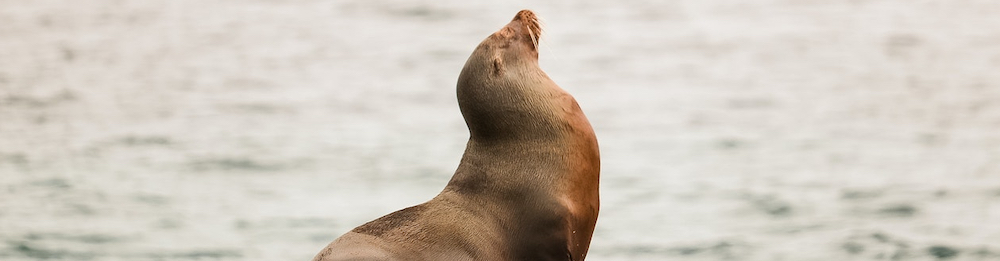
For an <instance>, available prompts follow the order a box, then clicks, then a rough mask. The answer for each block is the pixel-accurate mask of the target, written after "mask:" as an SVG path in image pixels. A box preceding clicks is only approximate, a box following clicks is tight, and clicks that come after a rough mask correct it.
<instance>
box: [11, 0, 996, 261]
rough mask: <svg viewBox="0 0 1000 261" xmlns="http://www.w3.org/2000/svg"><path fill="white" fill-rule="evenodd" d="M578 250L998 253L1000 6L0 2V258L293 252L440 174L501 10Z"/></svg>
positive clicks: (439, 180)
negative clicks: (571, 99)
mask: <svg viewBox="0 0 1000 261" xmlns="http://www.w3.org/2000/svg"><path fill="white" fill-rule="evenodd" d="M525 8H527V9H533V10H535V11H536V12H537V13H538V14H539V15H540V16H541V17H542V18H543V19H544V22H545V29H546V31H545V34H544V35H543V42H542V45H543V46H542V53H541V65H542V68H543V69H545V70H546V71H547V72H548V74H549V75H550V76H551V77H552V78H553V79H554V80H555V81H556V82H557V83H559V84H560V85H561V86H562V87H563V88H565V89H567V90H568V91H569V92H571V93H573V94H574V95H575V96H576V98H577V100H578V101H579V102H580V104H581V106H582V107H583V109H584V110H585V112H586V113H587V115H588V116H589V117H590V121H591V123H592V124H593V125H594V128H595V129H596V131H597V133H598V136H599V140H600V142H601V148H602V157H603V171H602V174H603V175H602V191H601V192H602V210H601V217H600V220H599V222H598V227H597V231H596V233H595V235H594V239H593V243H592V246H591V251H590V258H589V260H1000V222H998V221H1000V15H997V14H1000V2H996V1H973V0H968V1H906V0H852V1H815V0H763V1H733V0H726V1H699V0H673V1H629V2H627V3H625V2H616V1H597V0H585V1H504V2H494V3H485V2H479V1H458V0H445V1H401V0H390V1H360V0H355V1H349V0H337V1H318V0H286V1H279V0H239V1H237V0H215V1H193V0H155V1H154V0H149V1H124V0H80V1H56V0H33V1H13V0H0V260H5V261H21V260H309V259H310V258H312V256H313V255H315V253H316V252H318V251H319V250H320V249H321V248H322V247H323V246H324V245H326V244H327V243H328V242H329V241H331V240H333V239H334V238H336V237H337V236H339V235H340V234H342V233H344V232H346V231H348V230H350V229H351V228H353V227H355V226H357V225H359V224H361V223H363V222H366V221H368V220H371V219H374V218H376V217H378V216H381V215H383V214H386V213H389V212H391V211H394V210H397V209H400V208H403V207H406V206H410V205H414V204H418V203H421V202H423V201H425V200H427V199H430V198H431V197H433V196H434V195H435V194H436V193H438V192H439V191H440V189H441V188H443V186H444V184H445V183H446V182H447V180H448V179H449V178H450V176H451V173H452V172H453V171H454V168H455V167H456V166H457V164H458V160H459V158H460V156H461V154H462V151H463V149H464V144H465V142H466V139H467V137H468V134H467V131H466V129H465V125H464V122H463V121H462V118H461V114H460V113H459V110H458V105H457V102H456V100H455V81H456V79H457V76H458V73H459V71H460V69H461V68H462V65H463V64H464V62H465V59H466V58H467V57H468V55H469V53H470V52H471V51H472V49H474V48H475V46H476V45H477V44H478V43H479V42H480V41H481V40H482V39H483V38H485V37H486V36H487V35H489V34H490V33H492V32H493V31H495V30H497V29H499V28H500V27H501V26H503V25H504V24H506V23H507V21H509V19H511V18H512V17H513V15H514V14H515V13H516V12H517V11H518V10H520V9H525Z"/></svg>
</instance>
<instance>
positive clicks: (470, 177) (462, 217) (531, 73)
mask: <svg viewBox="0 0 1000 261" xmlns="http://www.w3.org/2000/svg"><path fill="white" fill-rule="evenodd" d="M540 36H541V27H540V26H539V23H538V18H537V17H536V16H535V14H534V13H532V12H531V11H528V10H523V11H521V12H519V13H518V14H517V15H516V16H515V17H514V19H513V20H512V21H511V22H510V23H509V24H507V26H505V27H503V28H502V29H500V30H499V31H497V32H495V33H493V34H492V35H490V36H489V37H487V38H486V40H484V41H483V42H482V43H481V44H480V45H479V46H478V47H477V48H476V50H475V51H473V54H472V55H471V56H470V57H469V60H468V61H467V62H466V65H465V67H464V68H463V69H462V73H461V75H460V76H459V80H458V88H457V93H458V100H459V107H460V109H461V111H462V115H463V116H464V118H465V120H466V124H467V125H468V127H469V132H470V138H469V142H468V145H467V147H466V150H465V154H464V155H463V157H462V160H461V162H460V163H459V166H458V169H457V170H456V171H455V174H454V175H453V176H452V179H451V180H450V181H449V182H448V185H447V186H446V187H445V188H444V190H443V191H442V192H441V193H440V194H439V195H438V196H436V197H435V198H433V199H431V200H430V201H428V202H426V203H424V204H420V205H417V206H413V207H410V208H406V209H403V210H399V211H396V212H393V213H391V214H388V215H386V216H383V217H381V218H378V219H376V220H373V221H371V222H368V223H366V224H364V225H361V226H359V227H357V228H355V229H354V230H352V231H351V232H348V233H347V234H345V235H343V236H341V237H340V238H338V239H337V240H335V241H334V242H333V243H331V244H330V245H329V246H328V247H327V248H326V249H324V250H323V251H322V252H320V253H319V254H318V255H317V256H316V258H315V259H314V260H316V261H327V260H583V259H584V257H585V256H586V252H587V249H588V247H589V244H590V238H591V235H592V234H593V230H594V225H595V224H596V221H597V213H598V209H599V199H598V179H599V173H600V156H599V152H598V148H597V140H596V137H595V136H594V133H593V129H592V128H591V127H590V123H589V122H588V121H587V119H586V117H585V116H584V115H583V112H582V111H581V110H580V107H579V106H578V105H577V103H576V101H575V100H574V99H573V97H572V96H571V95H569V94H568V93H566V92H565V91H564V90H562V89H561V88H559V86H558V85H556V84H555V83H554V82H552V80H551V79H549V78H548V76H547V75H546V74H545V73H544V72H543V71H542V70H541V69H540V68H539V67H538V40H539V38H540Z"/></svg>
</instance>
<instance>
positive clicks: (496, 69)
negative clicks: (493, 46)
mask: <svg viewBox="0 0 1000 261" xmlns="http://www.w3.org/2000/svg"><path fill="white" fill-rule="evenodd" d="M503 71H504V70H503V57H501V56H500V54H495V55H493V76H501V75H503Z"/></svg>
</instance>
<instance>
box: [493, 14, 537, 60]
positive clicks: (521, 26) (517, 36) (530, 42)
mask: <svg viewBox="0 0 1000 261" xmlns="http://www.w3.org/2000/svg"><path fill="white" fill-rule="evenodd" d="M493 36H494V37H498V38H500V39H504V40H507V41H505V42H507V43H511V42H520V43H523V44H526V45H527V46H529V47H530V48H531V50H535V51H537V49H538V39H539V38H540V37H541V36H542V27H541V23H539V22H538V16H536V15H535V12H532V11H531V10H527V9H525V10H521V11H520V12H517V15H514V19H511V21H510V23H507V25H506V26H504V27H503V28H501V29H500V30H499V31H497V32H495V33H493ZM504 47H506V46H504Z"/></svg>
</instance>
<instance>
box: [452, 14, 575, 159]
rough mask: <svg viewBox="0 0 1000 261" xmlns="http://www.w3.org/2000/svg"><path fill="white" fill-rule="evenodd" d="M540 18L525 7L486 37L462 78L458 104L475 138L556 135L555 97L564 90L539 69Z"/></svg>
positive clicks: (538, 137)
mask: <svg viewBox="0 0 1000 261" xmlns="http://www.w3.org/2000/svg"><path fill="white" fill-rule="evenodd" d="M541 35H542V30H541V26H540V24H539V22H538V17H537V16H535V13H534V12H532V11H530V10H521V11H520V12H518V13H517V15H515V16H514V19H513V20H511V21H510V23H508V24H507V25H506V26H504V27H503V28H500V30H498V31H496V32H494V33H493V34H491V35H490V36H488V37H486V39H485V40H483V41H482V42H481V43H480V44H479V46H478V47H476V50H475V51H473V52H472V55H470V56H469V60H468V61H466V63H465V67H464V68H462V73H461V75H459V77H458V103H459V107H460V108H461V110H462V115H463V116H464V117H465V121H466V124H467V125H468V126H469V131H470V133H471V135H472V138H473V139H481V140H490V139H507V138H519V139H551V138H553V137H554V135H557V133H558V130H556V129H555V128H557V126H556V125H558V124H553V123H554V122H553V121H554V120H555V119H557V118H558V117H556V116H555V115H552V112H553V111H554V106H555V105H554V104H552V101H550V100H551V98H553V97H557V96H561V94H560V93H564V92H563V91H562V89H559V87H558V86H557V85H556V84H555V83H554V82H552V80H551V79H549V77H548V76H547V75H546V74H545V72H543V71H542V70H541V68H539V67H538V40H539V38H540V37H541Z"/></svg>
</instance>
